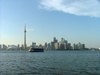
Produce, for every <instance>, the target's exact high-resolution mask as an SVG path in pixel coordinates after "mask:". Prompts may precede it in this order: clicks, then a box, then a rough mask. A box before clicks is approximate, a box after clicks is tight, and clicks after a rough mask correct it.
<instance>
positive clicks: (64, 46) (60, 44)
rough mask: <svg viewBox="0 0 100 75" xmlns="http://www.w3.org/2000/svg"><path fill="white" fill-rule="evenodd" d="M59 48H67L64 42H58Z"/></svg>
mask: <svg viewBox="0 0 100 75" xmlns="http://www.w3.org/2000/svg"><path fill="white" fill-rule="evenodd" d="M59 49H60V50H66V49H67V45H66V43H62V42H59Z"/></svg>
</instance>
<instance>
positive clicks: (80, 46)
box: [78, 42, 82, 50]
mask: <svg viewBox="0 0 100 75" xmlns="http://www.w3.org/2000/svg"><path fill="white" fill-rule="evenodd" d="M78 49H79V50H81V49H82V45H81V43H80V42H79V43H78Z"/></svg>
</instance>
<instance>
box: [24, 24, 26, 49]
mask: <svg viewBox="0 0 100 75" xmlns="http://www.w3.org/2000/svg"><path fill="white" fill-rule="evenodd" d="M24 49H26V23H25V29H24Z"/></svg>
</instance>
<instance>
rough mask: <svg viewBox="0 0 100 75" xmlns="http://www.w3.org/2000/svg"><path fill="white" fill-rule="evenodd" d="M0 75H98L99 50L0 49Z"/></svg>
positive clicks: (99, 73)
mask: <svg viewBox="0 0 100 75" xmlns="http://www.w3.org/2000/svg"><path fill="white" fill-rule="evenodd" d="M0 75H100V51H45V52H28V51H11V50H10V51H0Z"/></svg>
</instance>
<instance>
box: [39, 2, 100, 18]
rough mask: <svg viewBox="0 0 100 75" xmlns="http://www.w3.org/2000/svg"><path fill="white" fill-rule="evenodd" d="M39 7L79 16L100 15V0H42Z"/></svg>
mask: <svg viewBox="0 0 100 75" xmlns="http://www.w3.org/2000/svg"><path fill="white" fill-rule="evenodd" d="M39 7H40V8H41V9H46V10H49V11H53V10H57V11H63V12H65V13H69V14H74V15H78V16H91V17H100V0H41V2H40V5H39Z"/></svg>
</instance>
